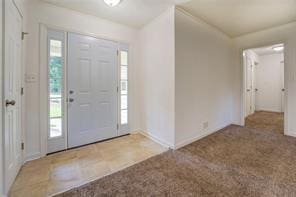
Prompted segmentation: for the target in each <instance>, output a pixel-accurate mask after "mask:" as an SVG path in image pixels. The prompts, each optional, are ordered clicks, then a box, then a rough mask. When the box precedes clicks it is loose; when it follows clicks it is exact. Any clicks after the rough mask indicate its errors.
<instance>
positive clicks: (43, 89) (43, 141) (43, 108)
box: [38, 23, 131, 157]
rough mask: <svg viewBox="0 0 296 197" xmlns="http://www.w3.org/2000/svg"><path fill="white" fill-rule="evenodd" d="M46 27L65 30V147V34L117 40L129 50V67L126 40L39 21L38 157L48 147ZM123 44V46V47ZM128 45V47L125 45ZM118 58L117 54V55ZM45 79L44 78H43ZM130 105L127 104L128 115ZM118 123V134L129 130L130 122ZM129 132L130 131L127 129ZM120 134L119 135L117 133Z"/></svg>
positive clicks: (65, 66)
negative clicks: (126, 123)
mask: <svg viewBox="0 0 296 197" xmlns="http://www.w3.org/2000/svg"><path fill="white" fill-rule="evenodd" d="M48 29H51V30H56V31H61V32H65V47H64V48H65V50H66V51H65V53H64V54H65V57H64V58H65V62H64V80H63V83H64V84H63V87H64V89H65V91H64V95H63V96H65V97H64V98H65V99H64V102H65V103H64V106H65V107H64V112H63V113H64V116H65V117H64V119H65V125H64V128H65V131H64V134H65V135H66V137H65V139H66V140H65V147H66V149H67V148H68V144H67V136H68V121H67V119H66V118H67V117H68V114H67V113H68V104H67V96H68V95H67V94H66V93H67V91H66V90H67V88H68V84H67V83H68V81H67V73H68V70H67V69H68V65H67V58H68V57H67V45H68V38H67V35H68V33H76V34H81V35H84V36H89V37H93V38H96V39H103V40H109V41H113V42H117V43H118V50H120V49H121V48H125V49H127V48H128V52H129V60H128V66H129V68H131V61H130V59H131V52H130V51H131V49H130V47H131V44H130V43H128V42H126V41H120V40H116V39H111V38H107V37H103V36H97V35H95V34H91V33H86V32H81V31H77V30H73V29H68V28H64V27H59V26H54V25H49V24H44V23H39V33H40V34H39V39H40V43H39V48H40V50H39V53H40V54H39V56H38V57H39V65H40V67H39V69H40V71H39V72H40V80H39V81H40V86H39V91H40V95H39V96H40V102H39V113H40V127H39V128H40V156H39V157H44V156H46V155H47V154H48V150H47V147H48V129H49V127H48V113H49V110H48V103H47V102H48V68H47V67H48V59H47V58H48V57H47V56H48V46H47V39H48V38H47V34H48ZM123 46H125V47H123ZM126 46H128V47H126ZM118 58H119V56H118ZM117 66H118V67H119V66H120V65H119V59H118V64H117ZM119 70H120V69H118V72H119ZM44 79H46V80H44ZM130 81H131V80H129V83H128V90H130V87H131V82H130ZM119 83H120V75H119V73H117V86H118V87H120V84H119ZM130 95H131V94H130V91H128V97H129V98H130ZM117 98H118V99H117V100H119V98H120V95H119V93H118V96H117ZM130 100H131V99H128V103H130ZM118 102H119V101H118ZM129 106H130V105H128V114H129V115H128V117H130V110H131V109H130V107H129ZM119 107H120V105H118V107H117V108H118V109H117V113H118V116H119V112H120V110H119ZM118 124H119V129H118V134H120V132H121V131H122V130H123V131H127V130H128V131H129V125H130V122H129V123H128V125H124V126H122V127H121V125H120V123H119V119H118ZM129 132H130V131H129ZM118 136H120V135H118Z"/></svg>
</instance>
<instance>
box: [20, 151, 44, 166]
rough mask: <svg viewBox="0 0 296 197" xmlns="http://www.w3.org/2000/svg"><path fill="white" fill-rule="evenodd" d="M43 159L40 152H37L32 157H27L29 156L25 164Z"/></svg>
mask: <svg viewBox="0 0 296 197" xmlns="http://www.w3.org/2000/svg"><path fill="white" fill-rule="evenodd" d="M41 157H43V156H42V155H41V153H39V152H37V153H33V154H30V155H27V156H26V157H25V160H24V164H25V163H26V162H29V161H33V160H36V159H39V158H41Z"/></svg>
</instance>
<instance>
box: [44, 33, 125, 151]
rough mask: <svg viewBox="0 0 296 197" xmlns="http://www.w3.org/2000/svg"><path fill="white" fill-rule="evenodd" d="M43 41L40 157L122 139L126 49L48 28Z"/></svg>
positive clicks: (113, 42) (94, 38)
mask: <svg viewBox="0 0 296 197" xmlns="http://www.w3.org/2000/svg"><path fill="white" fill-rule="evenodd" d="M45 35H46V39H44V41H45V40H46V41H45V42H44V43H46V47H44V48H46V49H47V50H46V57H47V58H44V59H45V60H46V61H45V62H44V64H45V65H47V66H46V67H47V69H44V70H42V71H41V73H42V75H43V76H44V77H46V78H47V82H46V83H45V84H43V85H42V89H45V90H46V91H43V93H42V95H43V97H44V100H43V102H45V101H46V106H47V107H46V108H45V109H43V112H45V113H44V114H45V115H44V117H45V118H46V122H45V124H44V130H43V133H44V136H46V139H45V140H46V142H47V145H44V148H43V149H44V150H45V151H44V153H43V155H46V154H49V153H54V152H58V151H62V150H67V149H72V148H75V147H80V146H83V145H87V144H92V143H95V142H99V141H103V140H106V139H112V138H116V137H119V136H124V135H126V134H128V133H129V126H128V125H129V124H128V123H129V121H128V106H129V105H128V67H129V46H128V45H127V44H123V43H119V42H116V41H111V40H106V39H101V38H96V37H93V36H88V35H82V34H80V33H75V32H68V31H63V30H56V29H51V28H45ZM41 92H42V91H41ZM45 140H43V141H42V142H44V141H45Z"/></svg>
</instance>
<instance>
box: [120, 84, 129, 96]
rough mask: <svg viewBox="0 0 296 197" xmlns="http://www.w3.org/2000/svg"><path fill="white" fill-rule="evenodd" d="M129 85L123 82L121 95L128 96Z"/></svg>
mask: <svg viewBox="0 0 296 197" xmlns="http://www.w3.org/2000/svg"><path fill="white" fill-rule="evenodd" d="M127 88H128V83H127V81H121V94H124V95H127Z"/></svg>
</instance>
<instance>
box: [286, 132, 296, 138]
mask: <svg viewBox="0 0 296 197" xmlns="http://www.w3.org/2000/svg"><path fill="white" fill-rule="evenodd" d="M284 134H285V136H289V137H296V133H292V132H290V133H289V132H285V133H284Z"/></svg>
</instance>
